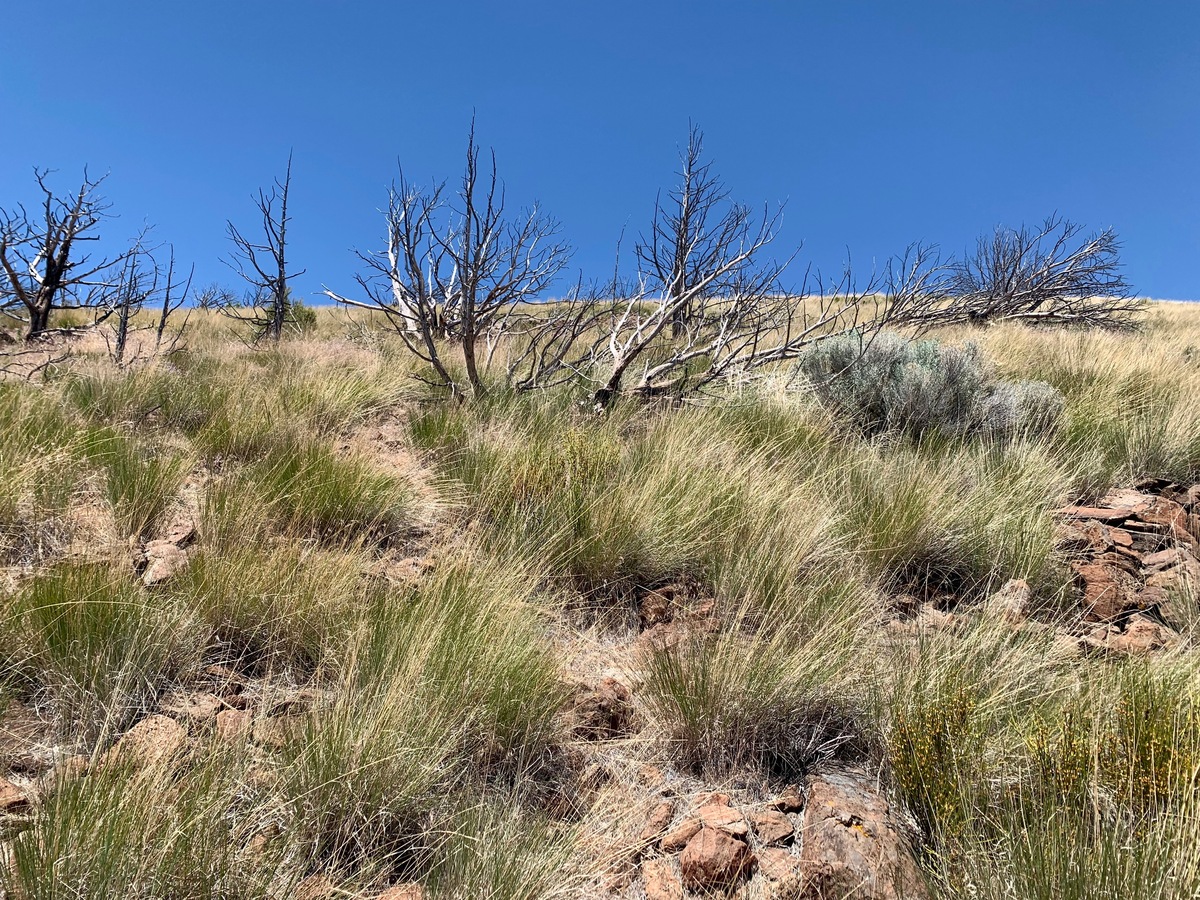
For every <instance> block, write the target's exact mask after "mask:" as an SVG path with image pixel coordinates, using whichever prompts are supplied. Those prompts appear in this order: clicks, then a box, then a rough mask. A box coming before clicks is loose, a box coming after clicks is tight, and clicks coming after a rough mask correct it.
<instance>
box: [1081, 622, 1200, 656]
mask: <svg viewBox="0 0 1200 900" xmlns="http://www.w3.org/2000/svg"><path fill="white" fill-rule="evenodd" d="M1177 637H1178V635H1176V634H1175V632H1173V631H1172V630H1171V629H1169V628H1167V627H1166V626H1164V625H1161V624H1159V623H1158V622H1155V621H1154V620H1153V619H1151V618H1150V617H1149V616H1144V615H1142V614H1141V613H1135V614H1134V615H1132V616H1130V617H1129V619H1128V621H1127V622H1126V623H1125V627H1124V629H1121V628H1118V627H1117V626H1115V625H1108V626H1106V627H1101V628H1095V629H1093V630H1092V631H1091V632H1090V633H1089V634H1088V635H1087V636H1086V637H1084V639H1083V643H1084V646H1085V647H1086V648H1088V649H1090V650H1096V651H1101V652H1105V653H1115V654H1121V655H1126V656H1130V655H1144V654H1147V653H1152V652H1154V651H1156V650H1162V649H1163V648H1165V647H1169V646H1170V645H1171V644H1173V643H1175V641H1176V639H1177Z"/></svg>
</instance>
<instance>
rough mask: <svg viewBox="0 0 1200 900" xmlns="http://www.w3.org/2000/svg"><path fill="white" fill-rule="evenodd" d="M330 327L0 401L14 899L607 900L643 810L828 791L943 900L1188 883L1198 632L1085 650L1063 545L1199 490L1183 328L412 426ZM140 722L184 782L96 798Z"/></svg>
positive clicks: (0, 585) (990, 335)
mask: <svg viewBox="0 0 1200 900" xmlns="http://www.w3.org/2000/svg"><path fill="white" fill-rule="evenodd" d="M312 312H313V316H314V317H315V318H314V322H313V324H312V326H311V327H310V328H309V329H308V330H307V331H305V332H304V333H303V334H300V333H294V334H290V335H288V334H285V335H284V336H283V339H282V340H281V342H280V343H279V344H278V345H277V346H276V345H272V346H271V347H270V348H269V349H258V350H256V349H253V348H252V347H249V346H246V345H245V344H243V343H241V342H239V341H237V340H236V339H235V338H233V337H231V336H230V335H229V333H228V331H227V330H226V328H225V327H224V325H223V324H222V320H221V317H220V314H219V313H218V312H204V311H197V312H195V313H194V314H193V320H192V325H191V329H190V331H189V347H188V351H187V353H186V354H183V355H177V356H175V357H173V358H171V359H162V358H159V359H154V360H150V361H148V362H147V363H146V364H144V365H140V366H137V367H124V368H119V367H117V366H116V365H115V364H114V362H113V361H112V360H111V359H110V357H109V354H108V353H107V350H106V348H105V347H104V345H103V344H102V343H100V342H98V341H93V342H92V343H88V342H87V339H84V340H83V341H81V343H80V344H79V345H78V346H77V348H76V351H75V353H74V356H73V358H72V359H71V360H70V361H69V362H67V363H65V366H66V370H65V371H64V372H63V373H62V377H57V378H52V379H47V380H44V381H41V382H35V383H30V382H26V381H12V382H5V383H3V384H0V463H2V469H0V471H2V472H3V476H4V477H3V480H2V481H0V536H2V538H3V547H2V549H3V564H4V570H3V573H4V578H3V579H2V580H0V625H2V628H0V662H2V666H3V679H2V686H0V697H2V698H3V702H4V703H5V704H7V706H6V708H5V710H4V712H3V716H4V717H5V719H4V721H5V722H9V721H11V722H13V723H17V722H18V721H20V722H32V723H33V724H32V725H29V726H28V727H30V728H34V729H35V730H36V734H37V738H36V740H32V739H31V740H30V741H27V742H26V743H25V744H22V745H21V747H20V748H17V749H13V748H11V747H9V746H8V744H5V745H4V747H3V750H4V755H3V756H2V757H0V758H2V759H4V760H5V761H6V763H7V764H9V765H10V770H9V772H8V773H7V775H5V777H6V778H9V779H11V780H12V782H13V784H15V785H17V788H18V789H19V790H21V791H30V792H33V791H35V790H36V791H37V792H39V800H38V804H37V805H36V806H34V807H32V808H31V809H29V810H26V811H25V812H23V813H20V814H19V815H17V816H15V817H12V818H10V819H6V820H4V821H5V822H6V823H9V824H6V826H5V827H10V826H11V828H12V831H11V833H9V836H8V837H7V838H6V840H9V841H10V843H9V845H8V849H6V850H5V853H6V854H7V857H6V859H7V864H6V865H5V866H4V867H3V868H0V883H2V884H3V886H4V888H5V889H6V890H8V891H10V892H11V893H12V894H13V895H14V896H22V897H24V896H28V897H76V896H99V895H104V894H107V895H121V896H143V897H163V898H166V897H196V898H200V897H217V896H237V897H284V896H295V895H297V894H298V893H299V892H300V891H301V890H302V889H303V890H308V889H309V888H311V887H312V886H313V885H322V884H324V885H327V886H332V888H331V889H335V890H338V891H342V892H344V893H345V895H347V896H358V897H364V898H366V897H374V896H376V895H378V894H379V893H380V892H381V891H382V890H383V889H384V888H386V887H388V886H398V885H401V884H408V883H412V882H415V883H419V884H421V885H423V888H424V890H425V891H426V895H427V896H428V897H447V898H467V897H478V896H487V897H504V898H508V897H513V898H537V897H555V896H574V897H591V896H598V895H600V894H601V893H602V887H601V885H603V884H604V883H605V879H606V878H611V877H612V873H613V871H614V869H616V868H620V866H622V865H625V866H630V867H632V866H634V865H635V864H636V863H635V862H634V859H635V857H634V856H633V855H632V854H633V853H634V852H635V851H631V850H630V849H629V848H630V847H633V846H644V845H639V844H637V841H636V840H635V838H634V835H636V834H637V832H638V830H639V829H640V828H641V826H642V821H643V820H644V813H643V812H641V811H642V810H644V809H646V808H647V806H648V805H649V804H651V803H653V802H657V801H658V800H659V799H661V792H663V791H666V792H668V793H672V794H673V795H675V796H678V797H680V798H686V797H689V796H693V795H697V794H699V793H700V792H702V791H705V790H712V789H722V790H726V791H734V792H737V791H743V792H746V796H750V795H751V794H750V793H749V792H750V791H751V789H750V788H747V787H745V785H760V784H761V785H765V787H764V788H761V789H760V788H757V787H755V788H754V789H753V790H755V791H758V790H765V791H767V792H769V793H778V792H779V791H782V790H783V789H784V787H785V786H786V785H787V784H790V783H797V784H801V785H803V783H804V779H805V777H806V776H807V775H808V774H810V773H811V772H813V771H814V770H820V769H821V768H822V767H829V766H831V765H842V766H844V765H861V766H867V767H869V768H870V769H871V771H873V772H879V773H880V776H881V784H882V785H883V786H884V790H885V792H886V794H887V795H888V796H889V797H890V798H891V799H892V801H893V802H894V803H895V804H896V808H897V809H900V810H903V811H904V813H905V814H906V815H911V817H912V819H913V821H914V822H915V829H914V832H913V842H914V845H915V848H916V856H917V859H918V860H919V864H920V867H921V871H922V873H923V877H924V878H925V879H926V881H927V884H928V890H929V891H930V893H931V894H932V895H933V896H936V897H946V898H949V897H958V896H963V895H965V894H970V895H972V896H979V897H984V898H995V900H1000V898H1020V900H1025V898H1043V897H1044V898H1050V897H1059V896H1066V897H1085V896H1086V897H1092V896H1097V895H1104V894H1103V891H1100V894H1098V893H1097V891H1098V890H1100V889H1098V888H1097V887H1096V886H1097V885H1106V886H1111V887H1104V888H1103V890H1108V891H1109V892H1110V895H1111V896H1114V897H1115V896H1144V897H1152V896H1153V897H1160V896H1163V897H1178V898H1182V897H1185V896H1192V895H1193V894H1194V892H1195V890H1196V889H1197V887H1198V886H1200V856H1198V854H1197V851H1196V847H1197V846H1198V845H1200V844H1198V842H1197V838H1198V837H1200V830H1198V827H1200V826H1198V822H1200V818H1198V817H1197V815H1196V802H1197V787H1198V784H1197V772H1198V771H1200V706H1198V705H1197V704H1198V703H1200V693H1198V690H1200V689H1198V685H1200V676H1198V672H1200V669H1198V668H1197V665H1198V662H1197V661H1198V660H1200V657H1198V656H1197V653H1198V652H1200V651H1198V650H1197V648H1196V645H1195V622H1196V621H1198V620H1200V612H1198V611H1197V610H1196V609H1195V603H1196V600H1195V598H1196V593H1195V592H1194V588H1192V587H1188V585H1187V584H1184V585H1183V586H1182V587H1173V588H1171V591H1170V592H1167V593H1164V597H1165V598H1166V599H1164V601H1163V604H1162V614H1163V616H1164V617H1165V618H1166V619H1167V621H1168V623H1169V624H1171V625H1173V626H1174V627H1175V628H1176V629H1177V631H1178V634H1176V636H1175V637H1176V639H1175V642H1174V643H1173V644H1172V645H1171V646H1170V647H1169V648H1168V649H1167V650H1164V651H1159V652H1158V653H1156V654H1154V655H1150V656H1147V657H1144V658H1142V657H1135V658H1125V657H1117V656H1115V655H1112V654H1108V655H1105V654H1101V653H1095V654H1094V655H1087V656H1079V655H1077V654H1078V646H1079V640H1080V637H1081V635H1083V634H1085V633H1086V629H1087V628H1089V627H1091V626H1089V625H1087V624H1086V623H1084V622H1083V620H1082V612H1081V611H1080V607H1079V604H1078V597H1077V593H1076V588H1075V586H1074V584H1073V582H1072V577H1071V572H1070V570H1069V568H1068V559H1067V558H1066V556H1065V555H1064V551H1063V549H1062V547H1061V546H1060V544H1059V537H1058V535H1059V529H1060V527H1061V522H1060V517H1056V514H1055V512H1054V511H1055V510H1056V509H1057V508H1059V507H1061V506H1063V505H1065V504H1068V503H1072V502H1091V501H1093V500H1095V498H1097V497H1098V496H1099V495H1100V494H1103V493H1104V492H1105V491H1107V490H1108V489H1109V488H1112V487H1120V486H1129V485H1132V484H1135V483H1138V482H1139V481H1140V480H1141V479H1145V478H1158V479H1164V478H1165V479H1174V480H1176V481H1177V482H1179V483H1180V484H1184V485H1191V484H1194V483H1196V482H1200V437H1197V435H1198V434H1200V406H1198V405H1197V403H1198V401H1197V399H1196V398H1198V397H1200V369H1197V368H1196V367H1195V366H1194V365H1190V366H1189V364H1188V363H1187V360H1188V359H1189V358H1190V357H1189V355H1188V354H1189V353H1190V351H1189V347H1192V346H1195V345H1196V344H1200V316H1198V315H1197V313H1196V312H1195V311H1193V310H1192V309H1190V308H1187V307H1182V306H1173V305H1166V304H1164V305H1161V306H1156V307H1152V311H1151V315H1150V316H1149V318H1148V320H1147V322H1146V324H1145V327H1144V329H1143V331H1142V332H1140V333H1112V332H1104V331H1098V332H1060V331H1051V330H1046V329H1037V330H1035V329H1031V328H1028V327H1026V326H1021V325H1017V324H1007V325H999V326H994V327H991V328H989V329H987V330H986V331H978V330H976V329H974V328H972V327H970V326H959V327H956V328H951V329H945V330H941V331H939V332H937V333H935V334H932V335H924V336H917V335H913V334H908V333H903V332H899V333H896V334H894V335H893V334H891V333H882V334H879V335H876V336H875V337H874V338H873V339H869V340H867V341H866V342H865V344H864V345H863V346H857V345H855V344H853V343H852V342H853V341H854V340H855V338H853V337H852V336H851V337H846V336H843V337H839V338H832V339H829V340H826V341H822V342H818V343H817V344H816V348H815V349H814V350H812V351H810V353H809V355H808V356H806V357H804V358H803V360H802V361H801V362H800V369H799V370H797V369H795V368H793V367H792V366H791V365H782V364H781V365H780V366H778V367H776V368H774V369H772V368H769V367H768V369H767V370H766V376H765V377H764V378H762V379H759V380H756V381H754V382H752V383H748V384H743V385H741V386H739V387H737V388H736V389H731V390H729V391H728V392H727V393H726V394H724V395H723V402H719V403H706V404H702V405H690V404H662V405H656V404H653V403H646V402H645V401H644V399H640V398H633V397H617V398H614V400H613V402H612V403H611V404H610V405H609V406H608V407H607V409H606V410H605V411H604V412H602V413H598V412H596V411H595V410H593V409H592V407H591V404H590V388H589V386H588V382H587V380H586V379H581V380H578V381H575V382H568V383H565V384H563V385H561V386H559V387H557V388H554V389H548V390H543V391H525V390H517V389H510V388H509V387H506V386H505V384H504V382H503V379H500V378H498V379H496V380H495V381H493V382H491V383H489V385H488V389H487V390H486V391H484V392H482V393H480V395H479V396H478V397H476V398H475V399H474V400H473V401H472V402H462V403H446V402H442V401H441V400H435V401H433V402H431V394H430V391H429V390H427V388H426V387H424V386H422V385H421V384H420V381H419V380H417V379H412V378H410V377H409V376H410V374H412V373H416V374H418V375H421V374H425V373H424V370H423V369H421V368H420V364H419V362H416V361H413V360H411V359H409V358H408V357H406V356H405V355H403V353H402V352H399V348H400V347H402V343H403V342H402V340H401V339H400V338H399V337H396V336H394V335H393V336H386V335H384V336H378V337H377V339H376V340H375V341H373V342H372V343H371V344H370V345H368V346H364V345H363V344H362V343H354V342H351V341H350V340H348V339H347V337H348V335H347V333H346V331H345V330H344V329H346V328H347V327H348V324H347V320H346V319H345V317H344V316H343V315H342V314H340V313H339V314H338V315H337V316H335V315H333V314H332V313H331V311H329V310H325V309H316V310H313V311H312ZM143 315H144V314H143ZM361 324H362V323H361V322H360V323H358V325H361ZM349 327H350V328H355V327H357V326H356V324H355V323H349ZM968 339H969V340H968ZM438 340H439V341H440V340H443V338H440V337H439V338H438ZM505 352H506V349H505V347H504V346H503V345H501V346H499V347H498V348H497V354H498V358H499V356H501V355H503V354H504V353H505ZM347 362H351V363H352V365H347ZM843 370H844V372H843ZM835 373H842V377H841V378H835V379H832V380H829V378H828V376H830V375H832V374H835ZM468 383H469V382H468ZM580 399H584V400H585V402H587V405H586V406H581V405H580V404H579V400H580ZM1185 524H1186V523H1185ZM1186 527H1191V526H1186ZM1147 533H1150V532H1147ZM1156 533H1157V532H1156ZM1139 539H1140V538H1139ZM1147 540H1149V538H1147ZM1179 540H1180V541H1183V540H1184V538H1182V537H1180V538H1179ZM164 545H166V552H168V556H166V557H156V556H155V555H154V554H155V553H156V552H158V553H161V552H163V550H164ZM1146 552H1151V551H1146ZM1154 552H1157V551H1154ZM156 559H166V560H169V561H173V562H172V565H173V566H176V568H168V569H164V570H163V571H165V572H166V574H154V573H152V572H151V568H150V567H151V566H152V565H154V560H156ZM152 574H154V577H151V575H152ZM160 578H161V580H160ZM1014 579H1015V580H1019V581H1023V582H1024V584H1025V585H1026V587H1027V595H1028V607H1029V608H1028V611H1027V612H1025V613H1022V615H1023V616H1025V617H1026V618H1024V619H1021V620H1020V621H1017V622H1013V621H1010V620H1009V619H1006V618H1005V617H1004V615H1003V613H1002V612H996V611H995V610H993V609H992V608H991V607H990V606H988V604H989V603H991V601H990V600H989V599H988V598H989V597H991V596H993V595H995V594H996V592H997V590H998V589H999V588H1000V587H1001V585H1004V584H1006V583H1009V582H1011V581H1012V580H1014ZM939 617H940V618H939ZM1113 627H1119V626H1113ZM1072 648H1074V649H1072ZM605 678H609V679H611V680H612V681H613V682H614V683H615V684H617V685H618V686H617V687H612V686H611V685H610V686H609V687H608V688H604V689H605V690H610V691H613V692H615V693H612V694H611V696H609V695H606V696H609V699H607V700H604V703H608V704H610V705H609V706H602V707H600V708H602V710H603V711H604V712H603V715H604V716H605V718H604V719H603V721H602V722H601V723H600V724H599V725H597V724H595V723H593V722H589V723H586V727H584V726H581V724H580V722H579V717H580V716H584V715H595V714H596V713H595V709H596V708H597V707H596V705H595V704H596V703H599V702H600V701H597V700H595V696H594V695H595V691H597V690H599V689H600V688H598V687H597V686H598V685H602V684H603V683H604V679H605ZM622 691H625V693H621V692H622ZM181 697H182V698H184V699H182V700H181V699H180V698H181ZM613 697H615V698H617V699H616V700H613V699H612V698H613ZM589 698H591V699H589ZM618 701H619V702H618ZM612 703H616V704H617V707H620V708H619V709H617V708H616V707H613V706H611V704H612ZM205 704H208V705H205ZM589 704H592V705H590V706H589ZM614 709H616V710H617V711H615V712H614V711H613V710H614ZM589 710H591V712H590V713H589V712H588V711H589ZM152 715H157V716H164V715H165V716H170V717H173V718H174V719H175V720H177V721H178V722H180V723H182V724H181V732H182V738H181V739H183V740H185V741H186V747H187V752H186V753H179V754H176V755H174V756H172V757H169V758H161V759H158V760H157V761H155V762H154V763H153V764H150V765H148V766H145V767H140V768H139V767H138V766H128V765H117V764H115V763H112V762H106V760H108V759H109V758H110V753H109V751H110V749H111V748H112V747H113V745H114V743H115V742H116V741H118V740H122V739H123V737H122V736H123V735H127V734H129V733H131V729H134V730H136V726H138V725H139V723H141V722H143V721H144V720H146V719H147V717H148V716H152ZM9 717H11V719H10V718H9ZM7 727H8V726H7V725H6V728H7ZM21 727H26V726H24V725H22V726H21ZM37 729H40V730H37ZM11 733H12V734H14V735H15V734H18V733H25V732H20V729H19V728H18V727H17V725H16V724H14V725H13V726H12V729H11ZM597 735H601V737H599V738H597ZM18 750H19V752H18ZM71 754H78V755H79V756H80V757H81V758H82V759H83V760H87V761H89V762H90V774H87V775H84V774H82V771H83V767H86V766H87V765H88V762H83V761H77V762H75V763H73V764H68V761H69V759H70V755H71ZM21 767H25V768H21ZM26 771H28V772H33V773H35V774H36V779H35V778H34V777H31V776H26V775H25V774H22V773H24V772H26ZM654 773H658V774H657V775H656V774H654ZM653 778H659V779H661V780H660V781H658V782H656V783H655V784H656V785H657V786H652V783H651V779H653ZM37 785H40V786H37ZM663 785H666V787H663ZM755 796H757V795H755ZM745 802H747V803H749V802H751V801H749V800H747V801H745ZM753 802H760V801H753ZM760 805H761V803H760ZM746 808H749V807H746ZM630 810H632V812H628V811H630ZM622 811H626V812H622ZM638 815H641V816H642V819H639V820H637V821H634V822H632V824H631V820H630V816H633V817H634V818H636V817H637V816H638ZM614 848H616V849H614ZM636 852H648V851H645V850H644V849H643V850H639V851H636ZM634 871H636V870H634ZM635 884H637V882H635ZM637 889H639V888H636V887H635V888H634V890H637Z"/></svg>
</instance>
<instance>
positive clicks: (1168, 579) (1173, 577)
mask: <svg viewBox="0 0 1200 900" xmlns="http://www.w3.org/2000/svg"><path fill="white" fill-rule="evenodd" d="M1146 587H1148V588H1158V589H1161V590H1163V591H1166V592H1168V593H1178V594H1187V593H1193V592H1196V591H1198V590H1200V560H1197V559H1196V557H1194V556H1192V555H1191V554H1190V553H1182V554H1180V557H1179V562H1178V563H1176V564H1175V565H1173V566H1171V567H1170V568H1164V569H1159V570H1157V571H1155V572H1152V573H1151V574H1150V575H1148V576H1147V577H1146Z"/></svg>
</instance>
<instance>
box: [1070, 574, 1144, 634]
mask: <svg viewBox="0 0 1200 900" xmlns="http://www.w3.org/2000/svg"><path fill="white" fill-rule="evenodd" d="M1072 568H1073V569H1074V570H1075V575H1076V576H1077V578H1078V579H1079V581H1080V582H1081V583H1082V586H1083V606H1084V609H1085V611H1086V612H1085V614H1084V617H1085V618H1087V619H1089V620H1091V621H1093V622H1108V621H1111V620H1113V619H1115V618H1117V617H1118V616H1120V615H1121V614H1122V613H1123V612H1125V611H1126V610H1128V609H1131V608H1136V607H1137V605H1138V601H1137V593H1138V588H1139V587H1140V586H1139V584H1138V582H1137V579H1135V578H1134V577H1133V576H1132V575H1130V574H1129V573H1128V572H1126V571H1124V569H1121V568H1118V567H1116V566H1111V565H1106V564H1105V563H1103V562H1089V563H1075V564H1074V565H1073V566H1072Z"/></svg>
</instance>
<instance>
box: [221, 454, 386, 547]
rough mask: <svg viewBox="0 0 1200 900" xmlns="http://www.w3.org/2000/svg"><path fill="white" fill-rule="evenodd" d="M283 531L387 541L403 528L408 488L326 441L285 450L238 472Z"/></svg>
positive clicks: (334, 538) (335, 538)
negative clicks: (337, 451)
mask: <svg viewBox="0 0 1200 900" xmlns="http://www.w3.org/2000/svg"><path fill="white" fill-rule="evenodd" d="M238 480H239V481H240V483H241V488H242V489H243V490H249V491H252V492H254V493H255V494H256V495H257V496H258V497H259V498H260V502H261V503H262V504H263V507H264V510H265V514H266V515H267V517H269V519H271V520H272V521H273V522H274V523H275V525H276V527H277V528H279V529H280V530H281V531H283V532H285V533H287V534H290V535H293V536H295V537H298V538H306V537H315V538H320V539H322V540H325V541H332V542H339V541H341V542H344V541H353V540H356V539H362V538H364V537H374V538H375V539H376V540H380V539H386V538H387V537H388V536H389V535H391V534H393V533H395V532H396V531H397V530H398V529H399V528H400V527H401V525H402V522H403V518H404V504H405V501H406V500H407V490H406V487H405V485H404V484H403V483H402V482H401V481H400V480H399V479H397V478H394V477H392V476H389V475H386V474H384V473H382V472H379V471H378V470H376V469H374V468H373V467H372V466H371V465H370V464H369V463H368V462H367V461H366V460H365V459H362V458H359V457H342V456H338V455H337V454H335V453H334V452H333V450H332V449H331V448H330V447H328V446H327V445H325V444H323V443H318V442H301V443H298V444H295V445H291V446H285V447H281V448H279V449H276V450H274V451H273V452H271V453H270V454H268V455H267V457H266V458H265V459H263V460H262V461H261V462H258V463H255V464H253V465H251V466H250V467H249V468H248V469H246V470H244V471H243V472H241V473H239V476H238Z"/></svg>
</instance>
